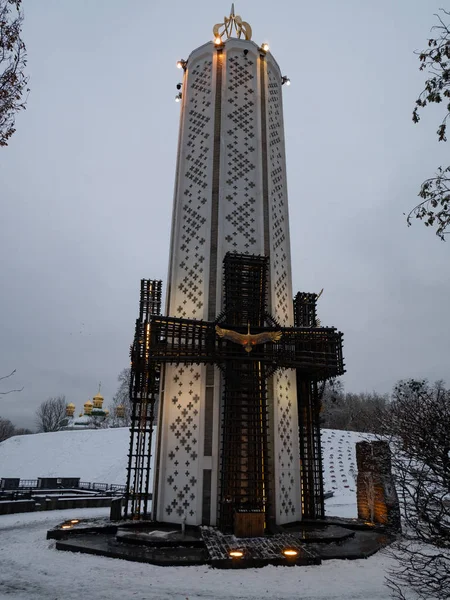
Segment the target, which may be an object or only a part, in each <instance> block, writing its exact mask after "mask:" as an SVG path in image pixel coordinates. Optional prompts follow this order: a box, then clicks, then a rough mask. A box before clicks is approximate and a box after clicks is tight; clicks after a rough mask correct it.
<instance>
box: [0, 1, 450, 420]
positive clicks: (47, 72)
mask: <svg viewBox="0 0 450 600" xmlns="http://www.w3.org/2000/svg"><path fill="white" fill-rule="evenodd" d="M24 4H25V6H24V8H25V13H26V23H25V32H24V36H25V40H26V42H27V46H28V53H29V69H28V70H29V73H30V75H31V80H30V86H31V90H32V91H31V94H30V97H29V102H28V108H27V111H26V112H24V113H23V114H21V115H19V117H18V119H17V133H16V134H15V136H14V137H13V138H12V140H11V144H10V146H9V147H8V148H7V149H5V150H2V152H1V154H0V180H1V187H0V196H1V216H2V228H1V232H2V233H1V236H0V257H1V278H2V279H1V283H2V285H1V295H0V314H1V317H2V318H1V320H0V367H1V368H0V373H7V372H9V371H10V370H12V369H13V368H17V376H16V377H15V381H14V385H16V384H17V385H19V386H20V385H24V386H25V389H24V391H23V392H22V393H21V394H16V395H14V396H13V395H10V396H6V397H4V398H0V403H1V404H0V414H1V415H2V416H3V417H7V418H10V419H12V420H13V421H15V422H16V423H17V424H23V425H31V424H32V421H33V415H34V411H35V409H36V407H37V405H38V404H39V403H40V402H41V401H42V400H44V399H45V398H46V397H48V396H50V395H56V394H60V393H65V394H66V396H67V398H68V399H70V400H71V401H73V402H74V403H75V404H76V405H77V409H79V408H80V409H81V405H82V404H83V403H84V402H85V401H86V399H87V397H89V396H92V395H93V394H94V393H95V392H96V390H97V384H98V381H100V380H101V381H102V385H103V387H102V389H103V391H104V395H105V397H106V401H107V402H108V401H109V400H110V399H111V397H112V394H113V393H114V391H115V389H116V377H117V374H118V373H119V371H120V370H121V369H122V368H123V367H124V366H126V365H127V364H128V347H129V344H130V342H131V339H132V335H133V327H134V319H135V317H136V312H137V303H138V292H139V280H140V279H141V278H142V277H151V278H161V279H163V280H165V278H166V271H167V261H168V246H169V231H170V219H171V209H172V191H173V181H174V172H175V156H176V146H177V134H178V106H177V105H176V104H175V103H174V101H173V99H174V96H175V93H176V89H175V85H176V83H177V82H178V80H179V77H180V74H179V72H178V71H177V70H176V69H175V61H176V60H177V59H178V58H180V57H187V55H188V54H189V52H190V51H191V50H192V49H194V48H195V47H197V46H199V45H200V44H202V43H204V42H205V41H208V40H209V39H210V37H211V28H212V25H213V24H214V23H215V22H218V21H219V20H220V19H221V16H223V14H224V12H226V11H227V10H228V9H229V7H228V5H220V4H218V3H214V4H213V3H211V2H207V1H206V0H201V1H198V2H195V3H191V4H188V5H186V3H184V2H183V3H181V2H180V1H179V0H177V1H175V2H171V3H162V2H161V3H154V2H152V3H150V2H147V1H144V0H133V2H130V3H127V4H126V6H125V5H124V3H123V2H119V1H118V0H108V2H106V1H104V0H103V1H100V0H99V1H98V2H95V3H88V2H75V3H68V2H57V1H55V0H41V2H39V3H36V2H32V1H30V0H28V1H27V0H25V3H24ZM439 6H440V3H439V2H437V1H435V0H429V1H428V2H427V3H423V2H420V1H419V0H398V2H395V3H393V2H390V1H388V0H383V1H379V2H377V3H365V2H360V1H356V0H345V1H344V2H339V3H338V2H335V1H334V0H324V1H323V2H321V3H315V2H310V3H297V2H287V1H283V0H282V1H280V2H278V3H276V5H274V4H273V3H272V2H268V1H267V0H264V1H261V2H256V1H255V0H246V1H245V2H244V1H242V2H241V3H239V4H237V5H236V9H237V12H238V13H240V14H241V15H242V16H243V18H244V19H245V20H247V21H249V22H250V23H251V25H252V27H253V31H254V39H255V40H256V41H260V42H262V41H266V40H267V41H269V43H270V45H271V49H272V50H273V53H274V55H275V57H276V58H277V60H278V62H279V64H280V65H281V67H282V70H283V72H284V73H286V74H287V75H288V76H289V77H290V78H291V80H292V85H291V87H290V88H288V89H286V90H285V93H284V100H285V105H284V108H285V126H286V146H287V156H288V181H289V195H290V215H291V241H292V256H293V276H294V287H295V289H299V290H304V291H318V290H320V289H321V288H322V287H324V288H325V293H324V295H323V297H322V299H321V300H320V316H321V318H322V321H323V322H324V323H326V324H333V325H335V326H337V327H338V328H339V329H341V330H342V331H343V332H344V334H345V357H346V363H347V368H348V373H347V374H346V376H345V385H346V387H347V389H348V390H352V391H359V390H372V389H376V390H379V391H381V392H385V391H389V390H390V388H391V387H392V385H393V383H394V382H395V381H396V380H397V379H398V378H400V377H408V376H417V377H419V376H420V377H429V378H431V379H435V378H445V377H446V375H447V368H448V358H449V355H450V347H449V345H450V343H449V342H448V335H447V332H448V329H449V324H450V323H449V313H448V307H447V305H448V301H447V298H448V297H449V295H450V283H449V269H448V253H449V250H448V245H447V244H445V245H444V244H442V243H440V242H438V240H437V239H435V237H434V235H433V234H432V232H430V231H427V230H425V228H423V226H421V225H420V224H417V225H414V227H413V228H411V229H407V228H406V225H405V221H404V217H403V214H402V213H403V212H405V211H408V209H409V208H410V207H411V206H412V205H413V203H414V201H415V196H416V193H417V190H418V187H419V185H420V182H421V181H422V180H423V179H424V178H425V177H427V176H428V175H430V174H431V173H432V172H433V170H434V169H435V167H436V166H437V165H439V164H441V163H446V162H447V156H448V151H447V150H448V148H447V147H445V146H444V145H442V144H441V145H439V144H438V143H437V141H436V138H435V135H434V131H435V129H436V127H437V117H436V115H435V114H432V113H431V112H430V114H429V115H424V117H423V121H422V122H421V124H420V125H419V126H416V127H414V126H413V125H412V123H411V110H412V107H413V103H414V99H415V97H416V95H417V94H418V92H419V91H420V90H421V86H422V85H423V74H420V73H419V72H418V61H417V58H416V57H415V56H414V54H413V50H415V49H417V48H421V47H422V46H423V45H424V44H425V40H426V38H427V36H428V32H429V28H430V27H431V25H432V24H433V16H432V15H433V12H436V11H437V10H438V8H439Z"/></svg>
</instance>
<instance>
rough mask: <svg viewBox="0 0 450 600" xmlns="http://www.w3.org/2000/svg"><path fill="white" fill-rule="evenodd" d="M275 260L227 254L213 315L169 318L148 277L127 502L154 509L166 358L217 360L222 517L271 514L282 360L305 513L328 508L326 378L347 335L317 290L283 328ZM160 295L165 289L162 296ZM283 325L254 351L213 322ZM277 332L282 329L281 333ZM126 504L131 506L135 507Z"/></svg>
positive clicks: (141, 512)
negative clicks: (325, 321) (270, 302)
mask: <svg viewBox="0 0 450 600" xmlns="http://www.w3.org/2000/svg"><path fill="white" fill-rule="evenodd" d="M268 277H269V267H268V259H267V258H266V257H264V256H250V255H243V254H236V253H228V254H227V255H226V256H225V259H224V279H223V281H224V291H223V293H224V298H223V300H224V301H223V306H224V310H223V311H222V313H221V314H220V315H219V316H218V317H217V319H216V320H215V321H212V322H211V321H200V320H193V319H181V318H175V317H163V316H161V315H160V314H159V312H160V308H159V306H160V305H159V298H160V289H161V283H160V282H155V281H148V280H143V281H142V283H141V311H140V318H139V319H138V321H137V323H136V336H135V341H134V344H133V347H132V352H131V359H132V380H131V388H130V394H131V399H132V401H133V416H132V427H131V442H130V454H129V468H128V481H127V503H126V505H127V508H126V513H125V516H128V513H127V511H128V510H130V511H131V516H132V517H134V518H142V517H146V516H148V512H149V511H148V501H149V499H150V497H151V495H150V492H149V482H150V455H151V453H152V449H151V448H152V431H153V425H154V414H155V410H154V407H155V402H156V398H157V393H158V384H159V370H160V365H163V364H165V363H172V364H180V363H182V364H193V363H196V364H210V365H216V366H217V367H219V368H220V369H221V371H222V373H223V382H224V383H223V397H222V406H221V409H222V419H221V451H220V457H221V458H220V461H221V463H220V473H221V475H220V491H219V511H218V512H219V520H218V526H219V528H220V529H221V530H222V531H227V530H230V529H232V527H233V518H234V514H235V513H236V512H240V511H243V512H246V511H252V512H259V513H265V517H266V522H270V520H271V517H272V516H273V509H274V507H273V499H272V496H273V490H272V485H271V481H272V476H273V474H272V473H271V469H270V464H271V456H270V450H271V449H270V442H269V440H270V435H269V433H270V432H269V429H270V423H269V411H268V403H269V402H270V386H268V381H269V380H270V377H271V376H272V375H273V373H274V372H275V371H276V370H277V369H296V372H297V390H298V414H299V431H300V457H299V464H300V469H301V482H302V513H303V516H304V517H307V518H320V517H323V516H324V505H323V484H322V462H321V448H320V429H319V411H320V398H319V395H320V394H319V383H320V382H323V381H325V380H326V379H329V378H332V377H336V376H338V375H340V374H342V373H343V372H344V366H343V360H342V334H341V333H340V332H338V331H336V329H335V328H326V327H318V326H317V325H318V322H317V318H316V300H317V295H316V294H297V296H296V297H295V299H294V315H295V326H294V327H281V326H280V325H279V324H278V323H277V322H276V320H275V319H274V318H273V317H272V316H271V315H270V314H269V312H268V310H267V288H268ZM158 294H159V296H158ZM249 324H250V326H251V331H252V333H253V334H258V333H262V332H267V331H273V332H281V336H280V337H279V339H278V340H275V341H271V342H268V343H264V344H259V345H255V346H254V347H253V349H252V351H251V352H248V351H245V349H244V348H243V347H242V346H241V345H239V344H237V343H234V342H233V341H230V340H227V339H225V338H221V337H219V336H218V335H217V332H216V326H217V325H219V326H220V328H223V329H228V330H231V331H234V332H236V333H241V334H246V333H247V331H248V325H249ZM277 337H278V336H277ZM129 504H130V505H131V506H130V507H129Z"/></svg>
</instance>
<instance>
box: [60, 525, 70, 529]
mask: <svg viewBox="0 0 450 600" xmlns="http://www.w3.org/2000/svg"><path fill="white" fill-rule="evenodd" d="M61 529H72V525H61Z"/></svg>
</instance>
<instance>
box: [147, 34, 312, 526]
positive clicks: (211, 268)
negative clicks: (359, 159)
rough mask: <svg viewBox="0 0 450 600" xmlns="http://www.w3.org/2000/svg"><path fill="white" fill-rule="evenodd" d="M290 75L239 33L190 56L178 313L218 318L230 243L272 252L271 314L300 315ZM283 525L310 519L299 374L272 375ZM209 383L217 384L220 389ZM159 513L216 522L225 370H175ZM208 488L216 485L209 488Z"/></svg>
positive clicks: (179, 210) (172, 287) (179, 209)
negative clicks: (291, 188) (287, 90)
mask: <svg viewBox="0 0 450 600" xmlns="http://www.w3.org/2000/svg"><path fill="white" fill-rule="evenodd" d="M281 95H282V94H281V72H280V69H279V67H278V65H277V63H276V62H275V60H274V59H273V57H272V55H271V54H270V53H267V54H266V55H264V53H261V51H260V49H259V47H258V46H257V45H256V44H255V43H254V42H251V41H245V40H239V39H234V38H231V39H228V40H227V41H226V42H225V43H224V45H223V46H222V47H221V48H217V47H216V46H214V44H213V43H208V44H205V45H204V46H202V47H200V48H198V49H197V50H195V51H194V52H193V53H192V54H191V55H190V57H189V59H188V61H187V69H186V72H185V77H184V83H183V90H182V103H181V121H180V139H179V148H178V162H177V171H176V183H175V194H174V210H173V224H172V239H171V255H170V265H169V280H168V294H167V304H166V314H167V315H170V316H173V317H185V318H192V319H204V320H213V319H214V318H215V317H216V316H217V315H218V314H219V313H220V312H221V311H222V309H223V306H222V295H223V290H222V269H223V267H222V263H223V258H224V256H225V254H226V253H227V252H229V251H237V252H240V253H248V254H256V255H265V256H269V259H270V286H269V287H270V291H269V302H268V303H269V306H268V309H269V312H271V314H272V315H273V316H274V317H275V319H276V320H277V321H278V322H279V323H280V324H281V325H282V326H291V325H293V324H294V321H293V306H292V297H293V293H292V282H291V265H290V242H289V217H288V204H287V185H286V161H285V151H284V132H283V111H282V99H281ZM269 387H270V388H271V393H270V394H269V396H270V397H271V398H272V399H273V400H272V401H271V403H270V407H269V408H270V411H271V419H270V426H271V439H272V444H273V448H272V452H271V455H272V459H273V464H272V475H273V481H274V485H275V496H274V500H275V514H276V520H277V522H278V523H280V524H281V523H285V522H291V521H295V520H299V519H300V518H301V500H300V465H299V447H298V433H297V432H298V425H297V424H298V417H297V397H296V379H295V372H294V371H292V370H284V371H278V372H277V373H276V374H275V375H274V376H273V378H272V380H271V381H270V382H269ZM208 389H209V392H208ZM161 398H162V403H161V404H162V406H161V410H160V422H159V425H160V427H159V434H158V450H157V460H156V463H157V468H156V477H155V479H156V483H155V489H154V498H155V502H154V506H155V514H154V517H155V518H156V519H157V520H158V521H168V522H181V521H182V520H183V519H184V518H185V519H186V522H187V523H189V524H201V523H202V522H203V523H206V524H211V525H214V524H215V522H216V517H217V512H216V511H217V497H218V481H219V468H220V467H219V465H220V461H219V452H220V403H221V374H220V372H219V371H218V369H215V370H212V369H211V367H206V366H198V365H193V366H190V365H180V366H171V365H169V366H165V367H164V369H163V377H162V387H161ZM206 488H207V489H206Z"/></svg>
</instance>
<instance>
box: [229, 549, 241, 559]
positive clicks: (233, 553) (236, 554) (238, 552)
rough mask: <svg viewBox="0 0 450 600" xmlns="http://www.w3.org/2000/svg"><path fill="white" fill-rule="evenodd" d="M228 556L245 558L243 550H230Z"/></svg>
mask: <svg viewBox="0 0 450 600" xmlns="http://www.w3.org/2000/svg"><path fill="white" fill-rule="evenodd" d="M228 554H229V556H230V558H242V557H243V556H244V553H243V552H242V550H230V552H229V553H228Z"/></svg>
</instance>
